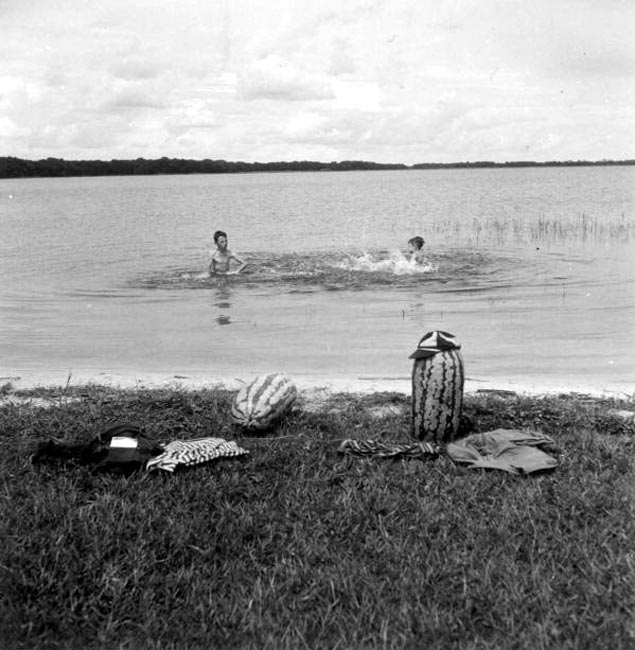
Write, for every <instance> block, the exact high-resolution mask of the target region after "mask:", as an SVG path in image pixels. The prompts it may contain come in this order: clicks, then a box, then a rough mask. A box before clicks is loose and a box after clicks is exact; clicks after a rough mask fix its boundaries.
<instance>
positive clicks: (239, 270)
mask: <svg viewBox="0 0 635 650" xmlns="http://www.w3.org/2000/svg"><path fill="white" fill-rule="evenodd" d="M231 259H233V260H234V262H236V264H239V265H240V266H239V267H238V268H237V269H236V270H235V271H232V274H235V275H238V273H240V272H241V271H242V270H243V269H244V268H245V267H246V266H247V262H244V261H243V260H241V259H240V257H238V255H234V254H233V253H232V256H231Z"/></svg>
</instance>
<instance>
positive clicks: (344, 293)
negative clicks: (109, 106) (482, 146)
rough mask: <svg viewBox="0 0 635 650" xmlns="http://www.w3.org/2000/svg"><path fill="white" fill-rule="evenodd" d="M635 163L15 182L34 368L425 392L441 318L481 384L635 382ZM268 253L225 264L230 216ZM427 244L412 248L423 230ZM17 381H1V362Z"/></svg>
mask: <svg viewBox="0 0 635 650" xmlns="http://www.w3.org/2000/svg"><path fill="white" fill-rule="evenodd" d="M634 181H635V168H634V167H615V166H610V167H558V168H521V169H464V170H447V169H445V170H398V171H359V172H355V171H353V172H302V173H270V174H260V173H253V174H222V175H190V176H178V175H175V176H137V177H132V176H129V177H99V178H45V179H14V180H12V179H7V180H0V223H1V225H2V237H1V238H0V278H1V279H2V283H1V286H0V306H1V309H2V312H1V315H0V374H1V375H2V377H3V378H4V380H3V381H8V379H6V378H10V377H13V378H17V377H19V378H20V380H16V379H14V380H13V381H14V383H15V384H16V385H20V382H22V385H25V386H26V385H37V384H43V385H46V384H51V383H55V384H65V383H66V382H67V381H71V382H73V383H78V382H79V383H82V382H85V381H94V382H99V383H119V384H122V385H131V384H132V385H139V384H142V385H147V384H156V383H159V384H160V383H166V382H172V383H174V382H177V383H182V384H184V385H206V384H209V383H214V382H217V381H223V382H226V383H228V384H230V385H232V384H234V383H235V382H236V381H237V380H243V381H244V380H249V379H251V378H252V377H253V376H254V375H256V374H259V373H261V372H269V371H274V370H275V371H283V372H286V373H288V374H289V375H290V376H291V377H292V378H293V379H294V380H295V381H296V382H297V383H298V384H299V385H301V386H303V385H312V386H321V385H328V386H332V387H336V388H351V389H360V390H364V389H371V390H377V389H386V390H400V391H405V392H409V390H410V388H409V386H410V384H409V381H410V379H409V376H410V370H411V363H412V362H411V360H409V359H408V356H409V354H410V353H411V352H412V351H413V350H414V348H415V347H416V345H417V343H418V341H419V339H420V338H421V336H423V334H425V333H426V332H428V331H430V330H435V329H440V330H444V331H448V332H451V333H452V334H454V335H455V336H457V337H458V339H459V340H460V342H461V344H462V351H463V357H464V361H465V371H466V376H467V378H468V385H467V388H468V390H469V389H478V388H492V387H493V388H505V389H511V390H517V391H521V392H522V391H531V392H543V391H547V390H549V391H553V390H562V391H579V392H593V393H607V394H613V395H618V396H622V397H623V396H625V395H628V396H630V395H632V394H633V392H634V391H635V346H634V344H633V335H634V333H635V263H634V261H633V260H634V259H635V255H634V253H635V225H634V219H633V216H634V215H633V204H634V201H633V198H634V197H633V188H634V187H635V184H634ZM217 229H222V230H225V231H226V232H227V233H228V235H229V246H230V248H231V249H232V250H234V251H235V252H237V253H238V254H240V255H241V257H244V258H245V259H246V260H248V261H249V262H250V265H249V267H248V268H247V269H246V270H245V272H244V274H241V275H238V276H231V277H227V278H221V279H210V278H208V277H206V275H205V270H206V268H207V265H208V263H209V253H210V251H211V250H212V249H213V241H212V234H213V232H214V231H215V230H217ZM414 235H421V236H423V237H424V239H425V240H426V245H425V251H426V261H425V263H424V264H421V265H412V264H410V263H409V262H408V260H406V258H405V257H404V255H403V253H404V252H405V250H406V248H407V247H406V242H407V240H408V239H409V238H410V237H412V236H414ZM0 381H1V380H0Z"/></svg>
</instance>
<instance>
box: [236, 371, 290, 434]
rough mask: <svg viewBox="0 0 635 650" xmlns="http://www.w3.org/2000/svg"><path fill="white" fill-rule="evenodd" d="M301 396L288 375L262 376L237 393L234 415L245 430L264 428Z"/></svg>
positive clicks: (260, 429)
mask: <svg viewBox="0 0 635 650" xmlns="http://www.w3.org/2000/svg"><path fill="white" fill-rule="evenodd" d="M297 396H298V391H297V389H296V387H295V385H294V384H293V382H292V381H291V380H290V379H289V378H288V377H286V376H285V375H283V374H280V373H271V374H268V375H259V376H258V377H256V378H255V379H254V380H252V381H251V382H249V383H248V384H245V385H244V386H243V387H242V388H241V389H240V390H239V391H238V393H237V394H236V397H235V398H234V401H233V403H232V409H231V414H232V418H233V420H234V422H236V424H239V425H241V426H242V427H244V428H245V429H251V430H254V431H264V430H265V429H268V428H270V427H271V426H272V425H273V424H274V423H275V422H277V421H278V420H279V419H280V418H281V417H282V416H283V415H285V413H287V412H288V410H289V408H290V407H291V405H292V404H293V402H294V401H295V399H296V398H297Z"/></svg>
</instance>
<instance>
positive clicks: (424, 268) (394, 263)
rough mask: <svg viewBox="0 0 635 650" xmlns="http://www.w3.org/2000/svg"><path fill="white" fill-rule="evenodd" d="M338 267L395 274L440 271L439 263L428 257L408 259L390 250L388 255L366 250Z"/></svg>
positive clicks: (337, 265) (340, 263) (348, 269)
mask: <svg viewBox="0 0 635 650" xmlns="http://www.w3.org/2000/svg"><path fill="white" fill-rule="evenodd" d="M336 267H337V268H341V269H345V270H347V271H363V272H367V273H392V274H394V275H417V274H420V273H436V272H437V271H438V267H437V265H436V264H432V263H431V262H429V261H428V260H427V259H424V260H416V259H414V258H412V259H408V258H407V257H405V256H404V255H403V254H402V253H401V252H400V251H390V252H388V254H387V256H386V254H385V253H368V252H364V253H362V255H360V256H359V257H352V256H349V257H348V259H346V260H344V261H342V262H339V263H338V264H336Z"/></svg>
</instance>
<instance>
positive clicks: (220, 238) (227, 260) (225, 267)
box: [209, 230, 247, 275]
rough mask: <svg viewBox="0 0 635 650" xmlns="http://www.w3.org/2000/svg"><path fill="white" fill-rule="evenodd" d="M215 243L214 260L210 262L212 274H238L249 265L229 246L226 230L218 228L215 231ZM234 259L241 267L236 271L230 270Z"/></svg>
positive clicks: (210, 272)
mask: <svg viewBox="0 0 635 650" xmlns="http://www.w3.org/2000/svg"><path fill="white" fill-rule="evenodd" d="M214 243H215V244H216V250H215V251H214V252H213V253H212V260H211V262H210V264H209V274H210V275H236V274H237V273H240V272H241V271H242V270H243V269H244V268H245V266H247V263H246V262H243V260H241V259H240V257H238V256H237V255H235V254H234V253H232V252H231V251H230V250H229V248H227V233H226V232H223V231H222V230H217V231H216V232H215V233H214ZM232 260H233V261H234V262H236V264H239V267H238V268H237V269H236V270H235V271H231V270H230V264H231V262H232Z"/></svg>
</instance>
